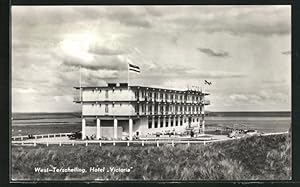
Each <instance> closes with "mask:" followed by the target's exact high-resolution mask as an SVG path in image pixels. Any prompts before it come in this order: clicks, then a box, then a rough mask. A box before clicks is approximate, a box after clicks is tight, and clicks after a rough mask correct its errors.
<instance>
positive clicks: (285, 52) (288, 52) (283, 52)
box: [281, 51, 292, 55]
mask: <svg viewBox="0 0 300 187" xmlns="http://www.w3.org/2000/svg"><path fill="white" fill-rule="evenodd" d="M291 53H292V52H291V51H282V52H281V54H283V55H290V54H291Z"/></svg>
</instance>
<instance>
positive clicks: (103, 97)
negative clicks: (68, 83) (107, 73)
mask: <svg viewBox="0 0 300 187" xmlns="http://www.w3.org/2000/svg"><path fill="white" fill-rule="evenodd" d="M106 90H107V93H106ZM133 99H134V92H133V91H132V90H128V89H127V88H116V89H114V90H113V89H112V88H105V89H93V90H92V89H86V90H83V91H82V100H83V101H128V100H133Z"/></svg>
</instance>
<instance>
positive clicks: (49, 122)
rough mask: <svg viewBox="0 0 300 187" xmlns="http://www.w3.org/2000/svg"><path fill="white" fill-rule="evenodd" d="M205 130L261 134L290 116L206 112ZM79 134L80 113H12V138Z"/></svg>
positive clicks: (284, 125) (287, 122)
mask: <svg viewBox="0 0 300 187" xmlns="http://www.w3.org/2000/svg"><path fill="white" fill-rule="evenodd" d="M205 124H206V128H210V127H220V128H222V127H225V128H227V127H228V128H235V129H254V130H257V131H258V132H262V133H271V132H284V131H288V130H289V129H290V128H291V113H290V112H208V113H207V114H206V117H205ZM80 130H81V114H80V113H13V114H12V120H11V132H12V136H21V135H28V134H51V133H68V132H76V131H80Z"/></svg>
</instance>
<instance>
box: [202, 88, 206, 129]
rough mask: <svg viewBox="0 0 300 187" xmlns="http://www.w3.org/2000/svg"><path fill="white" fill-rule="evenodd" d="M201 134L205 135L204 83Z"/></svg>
mask: <svg viewBox="0 0 300 187" xmlns="http://www.w3.org/2000/svg"><path fill="white" fill-rule="evenodd" d="M202 109H203V110H202V134H205V82H204V85H203V108H202Z"/></svg>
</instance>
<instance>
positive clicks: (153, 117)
mask: <svg viewBox="0 0 300 187" xmlns="http://www.w3.org/2000/svg"><path fill="white" fill-rule="evenodd" d="M154 120H155V118H154V116H152V129H154Z"/></svg>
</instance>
